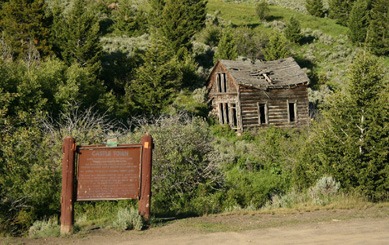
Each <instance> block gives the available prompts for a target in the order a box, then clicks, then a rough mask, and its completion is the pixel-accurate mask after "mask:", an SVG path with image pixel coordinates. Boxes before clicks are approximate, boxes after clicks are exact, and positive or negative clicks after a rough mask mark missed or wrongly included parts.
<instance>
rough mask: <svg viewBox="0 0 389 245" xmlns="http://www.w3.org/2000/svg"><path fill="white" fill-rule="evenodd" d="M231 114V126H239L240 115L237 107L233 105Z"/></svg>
mask: <svg viewBox="0 0 389 245" xmlns="http://www.w3.org/2000/svg"><path fill="white" fill-rule="evenodd" d="M231 114H232V122H231V123H232V124H231V126H233V127H235V128H236V126H237V125H238V115H237V113H236V105H235V104H231Z"/></svg>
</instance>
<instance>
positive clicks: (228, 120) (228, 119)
mask: <svg viewBox="0 0 389 245" xmlns="http://www.w3.org/2000/svg"><path fill="white" fill-rule="evenodd" d="M224 113H225V115H226V117H225V118H226V121H225V123H226V124H230V117H229V115H228V114H229V111H228V104H227V103H226V104H224Z"/></svg>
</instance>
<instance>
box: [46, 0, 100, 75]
mask: <svg viewBox="0 0 389 245" xmlns="http://www.w3.org/2000/svg"><path fill="white" fill-rule="evenodd" d="M100 36H101V32H100V25H99V20H98V18H97V15H96V14H95V13H94V12H93V10H92V9H90V8H88V6H87V2H86V0H74V2H73V4H72V5H71V6H70V9H69V10H68V11H62V12H60V13H56V14H55V16H54V26H53V43H55V51H56V52H57V55H58V56H59V57H61V58H62V59H63V60H64V61H65V62H66V64H67V65H69V66H70V65H71V64H73V63H78V64H79V65H80V66H81V67H87V68H88V69H90V71H91V72H92V74H98V73H99V71H100V69H101V63H100V62H101V61H100V59H101V52H102V46H101V44H100Z"/></svg>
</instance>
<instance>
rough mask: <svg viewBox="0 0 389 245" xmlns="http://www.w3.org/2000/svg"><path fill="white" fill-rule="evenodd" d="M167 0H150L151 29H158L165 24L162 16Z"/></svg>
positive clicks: (149, 19) (149, 18)
mask: <svg viewBox="0 0 389 245" xmlns="http://www.w3.org/2000/svg"><path fill="white" fill-rule="evenodd" d="M165 2H166V0H149V4H150V12H149V17H148V24H149V29H150V30H151V31H156V29H159V28H160V27H161V26H162V24H163V22H162V19H161V18H162V13H163V9H164V7H165Z"/></svg>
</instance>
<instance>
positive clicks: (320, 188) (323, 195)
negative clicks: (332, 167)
mask: <svg viewBox="0 0 389 245" xmlns="http://www.w3.org/2000/svg"><path fill="white" fill-rule="evenodd" d="M339 188H340V183H339V182H336V181H335V179H334V178H332V177H331V176H324V177H322V178H320V179H319V180H317V182H316V184H315V185H314V186H312V187H311V188H309V190H308V192H309V195H310V197H311V198H312V201H313V202H314V203H315V204H320V205H326V204H328V203H329V202H330V201H331V198H332V197H333V196H335V195H336V194H337V193H338V191H339Z"/></svg>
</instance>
